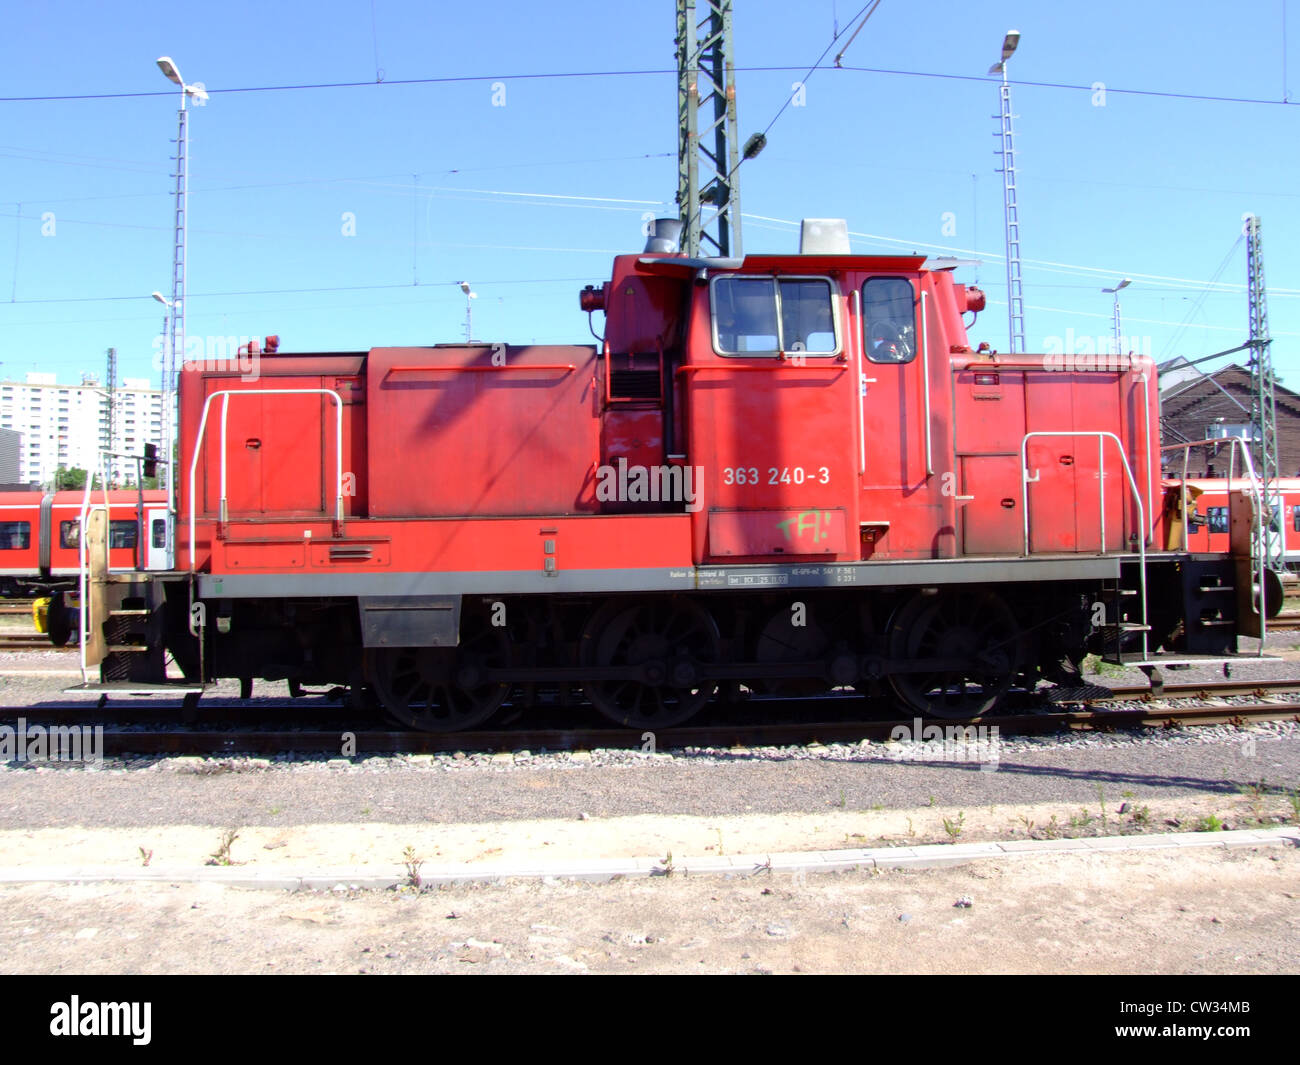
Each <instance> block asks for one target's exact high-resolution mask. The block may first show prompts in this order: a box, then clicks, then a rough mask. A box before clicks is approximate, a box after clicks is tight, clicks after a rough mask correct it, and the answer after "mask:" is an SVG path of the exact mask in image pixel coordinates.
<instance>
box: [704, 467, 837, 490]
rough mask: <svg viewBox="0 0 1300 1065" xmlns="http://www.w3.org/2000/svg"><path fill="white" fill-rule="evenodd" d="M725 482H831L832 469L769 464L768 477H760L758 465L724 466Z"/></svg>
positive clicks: (723, 477) (723, 475)
mask: <svg viewBox="0 0 1300 1065" xmlns="http://www.w3.org/2000/svg"><path fill="white" fill-rule="evenodd" d="M722 483H723V484H742V485H743V484H830V483H831V471H830V468H829V467H827V466H818V467H817V468H816V469H804V468H803V467H802V466H769V467H768V468H767V478H766V480H763V479H762V478H761V477H760V474H759V470H758V467H756V466H724V467H723V469H722Z"/></svg>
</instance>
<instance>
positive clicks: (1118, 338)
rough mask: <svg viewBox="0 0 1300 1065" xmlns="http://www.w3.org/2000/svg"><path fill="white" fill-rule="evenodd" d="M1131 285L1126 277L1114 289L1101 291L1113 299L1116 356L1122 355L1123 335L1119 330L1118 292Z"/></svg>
mask: <svg viewBox="0 0 1300 1065" xmlns="http://www.w3.org/2000/svg"><path fill="white" fill-rule="evenodd" d="M1131 284H1133V282H1132V281H1130V280H1129V279H1128V278H1127V277H1126V278H1124V280H1123V281H1121V282H1120V283H1119V284H1118V285H1116V286H1115V287H1114V288H1103V289H1102V292H1105V293H1107V294H1108V295H1112V296H1114V297H1115V354H1116V355H1122V354H1123V353H1124V334H1123V331H1122V330H1121V328H1120V321H1119V292H1120V289H1123V288H1128V287H1129V285H1131Z"/></svg>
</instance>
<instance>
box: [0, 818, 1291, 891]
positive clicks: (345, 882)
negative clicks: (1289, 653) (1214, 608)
mask: <svg viewBox="0 0 1300 1065" xmlns="http://www.w3.org/2000/svg"><path fill="white" fill-rule="evenodd" d="M1277 846H1289V847H1296V848H1300V826H1285V827H1281V828H1274V829H1238V830H1234V831H1229V832H1175V833H1159V834H1155V835H1146V836H1102V837H1096V838H1091V839H1051V840H1011V841H1003V842H992V843H956V844H948V843H938V844H930V845H926V846H921V847H876V848H871V849H862V850H828V851H799V852H794V853H786V854H745V855H734V856H710V857H686V856H683V857H680V858H674V859H673V862H672V865H671V868H670V867H668V866H667V865H665V863H664V860H663V859H655V858H602V859H573V860H569V861H548V862H519V863H509V862H503V863H494V864H484V865H450V864H447V865H434V864H425V865H422V866H421V868H420V883H421V885H422V886H423V887H439V886H442V885H449V884H470V883H496V882H500V881H505V880H520V879H523V880H543V881H566V880H574V881H593V882H608V881H611V880H619V879H630V878H642V877H654V876H679V877H680V876H731V877H736V876H744V877H747V876H765V875H776V874H781V875H784V876H800V875H805V874H808V873H838V872H850V871H854V870H872V869H935V868H942V867H945V866H957V865H967V864H970V863H973V862H979V861H984V860H987V859H991V858H993V859H1004V860H1005V859H1009V858H1036V857H1042V856H1043V855H1047V854H1120V853H1126V852H1133V851H1156V850H1164V851H1186V850H1195V849H1205V848H1207V847H1209V848H1237V847H1277ZM408 882H409V881H408V877H407V874H406V870H405V867H404V866H401V865H398V864H393V865H379V866H353V867H345V866H340V867H315V868H311V867H305V868H302V869H299V870H294V869H290V868H284V867H280V868H262V869H241V868H239V867H237V866H213V867H208V866H157V867H152V868H143V867H142V868H139V869H121V868H118V867H109V866H35V867H32V868H29V869H3V870H0V884H10V885H17V884H39V883H78V884H94V883H98V884H130V883H164V884H177V883H206V884H221V885H225V886H226V887H236V888H273V889H276V890H289V891H295V890H331V889H335V888H338V887H343V888H346V889H349V890H362V889H365V890H376V889H385V888H392V887H399V886H401V885H403V884H407V883H408Z"/></svg>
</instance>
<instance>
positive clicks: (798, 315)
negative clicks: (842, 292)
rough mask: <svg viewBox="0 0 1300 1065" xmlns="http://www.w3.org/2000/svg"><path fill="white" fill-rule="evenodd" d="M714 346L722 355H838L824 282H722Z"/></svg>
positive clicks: (717, 286)
mask: <svg viewBox="0 0 1300 1065" xmlns="http://www.w3.org/2000/svg"><path fill="white" fill-rule="evenodd" d="M711 298H712V304H713V347H714V350H715V351H717V352H718V353H719V354H722V355H777V354H781V353H796V352H804V353H807V354H809V355H834V354H835V352H836V351H838V350H839V344H838V341H837V338H836V335H835V309H834V303H833V299H832V294H831V284H830V282H829V281H827V280H825V279H824V278H780V279H777V278H771V277H717V278H714V279H713V286H712V289H711Z"/></svg>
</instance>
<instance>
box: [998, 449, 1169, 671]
mask: <svg viewBox="0 0 1300 1065" xmlns="http://www.w3.org/2000/svg"><path fill="white" fill-rule="evenodd" d="M1043 436H1070V437H1096V438H1097V473H1098V476H1097V508H1098V510H1099V511H1100V512H1101V544H1100V545H1099V546H1100V549H1101V553H1102V554H1105V552H1106V476H1105V474H1106V468H1105V465H1104V457H1105V447H1106V441H1107V440H1113V441H1115V449H1116V450H1117V451H1118V452H1119V460H1120V463H1121V464H1122V465H1123V467H1124V476H1125V479H1126V480H1127V481H1128V486H1129V491H1131V492H1132V493H1133V502H1134V504H1136V506H1137V516H1138V521H1137V527H1138V529H1139V530H1141V531H1142V532H1141V534H1140V535H1138V536H1137V537H1136V539H1137V542H1138V573H1139V578H1140V581H1139V583H1140V587H1141V593H1140V594H1141V603H1142V660H1143V661H1146V660H1147V659H1148V658H1149V657H1150V650H1149V647H1148V640H1147V635H1148V633H1149V632H1150V629H1149V625H1150V622H1149V621H1148V620H1147V544H1146V536H1145V530H1146V509H1145V508H1144V507H1143V505H1142V492H1141V490H1140V489H1139V488H1138V484H1137V479H1136V478H1135V477H1134V476H1133V469H1132V467H1131V466H1130V465H1129V461H1128V456H1127V455H1126V454H1124V444H1123V443H1122V442H1121V440H1120V438H1119V437H1118V436H1116V435H1115V434H1114V433H1108V432H1104V431H1098V430H1078V429H1075V430H1061V431H1055V430H1048V429H1039V430H1035V431H1034V432H1031V433H1026V434H1025V435H1024V436H1023V437H1022V438H1021V441H1020V482H1021V483H1020V506H1021V512H1022V514H1023V516H1024V525H1025V556H1026V557H1028V556H1029V555H1030V554H1031V553H1032V552H1031V551H1030V544H1029V486H1030V485H1031V484H1034V483H1035V482H1036V481H1038V479H1039V476H1040V475H1039V474H1038V473H1035V474H1034V475H1033V476H1032V477H1031V476H1030V475H1029V441H1030V440H1031V439H1032V438H1034V437H1043ZM1120 537H1121V540H1122V539H1123V528H1122V527H1121V530H1120ZM1115 622H1116V625H1118V624H1120V620H1119V611H1118V607H1117V608H1116V619H1115Z"/></svg>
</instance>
